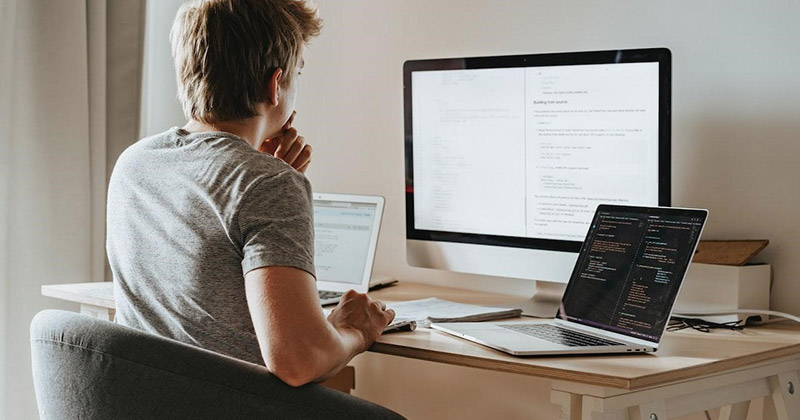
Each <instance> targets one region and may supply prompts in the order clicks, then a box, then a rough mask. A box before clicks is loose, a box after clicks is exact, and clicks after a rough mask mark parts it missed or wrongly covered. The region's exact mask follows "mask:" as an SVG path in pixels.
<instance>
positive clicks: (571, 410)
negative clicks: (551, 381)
mask: <svg viewBox="0 0 800 420" xmlns="http://www.w3.org/2000/svg"><path fill="white" fill-rule="evenodd" d="M550 402H552V403H553V404H557V405H559V406H560V407H561V414H560V415H559V416H558V420H581V410H582V409H581V395H578V394H570V393H569V392H562V391H550Z"/></svg>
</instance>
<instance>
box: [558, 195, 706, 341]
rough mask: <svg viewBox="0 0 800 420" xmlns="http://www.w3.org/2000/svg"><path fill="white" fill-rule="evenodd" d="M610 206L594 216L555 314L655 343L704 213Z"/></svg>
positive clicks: (703, 220) (674, 297)
mask: <svg viewBox="0 0 800 420" xmlns="http://www.w3.org/2000/svg"><path fill="white" fill-rule="evenodd" d="M610 209H614V207H605V206H601V207H600V208H599V209H598V211H597V213H596V214H595V217H594V220H593V221H592V224H591V225H590V227H589V233H588V235H587V237H586V241H585V242H584V244H583V247H582V248H581V254H580V256H579V257H578V261H577V263H576V265H575V271H573V273H572V278H571V279H570V283H569V285H568V287H567V290H566V292H565V294H564V299H563V302H562V303H563V307H562V308H561V309H559V313H558V315H557V316H558V317H560V318H562V319H567V320H570V321H575V322H579V323H581V324H584V325H589V326H592V327H597V328H602V329H604V330H608V331H612V332H616V333H620V334H625V335H628V336H631V337H635V338H639V339H644V340H648V341H653V342H657V341H659V340H660V338H661V335H662V334H663V332H664V328H665V326H666V323H667V321H668V318H669V315H670V311H671V310H672V306H673V303H674V302H675V299H676V297H677V294H678V290H679V288H680V284H681V282H682V281H683V277H684V275H685V273H686V270H687V268H688V265H689V262H690V260H691V258H692V256H693V255H692V254H693V252H694V249H695V246H696V244H697V241H698V239H699V236H700V232H701V231H702V228H703V223H704V222H705V218H706V212H705V211H703V210H682V209H663V208H662V209H656V208H650V209H647V208H641V211H638V210H636V208H627V210H610ZM617 209H620V208H617ZM621 209H625V208H624V207H623V208H621ZM631 209H633V210H631Z"/></svg>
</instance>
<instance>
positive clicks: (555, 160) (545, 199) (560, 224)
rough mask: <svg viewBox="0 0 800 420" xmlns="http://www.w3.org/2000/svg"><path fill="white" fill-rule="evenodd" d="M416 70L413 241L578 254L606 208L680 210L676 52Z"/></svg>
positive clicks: (454, 62) (410, 201) (411, 90)
mask: <svg viewBox="0 0 800 420" xmlns="http://www.w3.org/2000/svg"><path fill="white" fill-rule="evenodd" d="M404 76H405V80H404V82H405V119H406V120H405V123H406V126H405V132H406V175H407V176H406V184H407V185H406V222H407V225H406V231H407V237H408V238H409V239H417V240H428V241H446V242H462V243H472V244H483V245H492V246H509V247H522V248H536V249H545V250H555V251H569V252H577V251H578V249H579V248H580V244H581V242H582V240H583V238H584V237H585V235H586V231H587V228H588V226H589V223H590V222H591V219H592V216H593V215H594V212H595V209H596V208H597V206H598V205H599V204H601V203H610V204H623V205H641V206H658V205H661V206H665V205H669V193H670V191H669V121H670V118H669V104H670V102H669V98H670V54H669V50H666V49H647V50H616V51H599V52H598V51H596V52H584V53H560V54H537V55H523V56H506V57H480V58H457V59H442V60H415V61H408V62H406V64H405V67H404ZM565 280H566V279H565Z"/></svg>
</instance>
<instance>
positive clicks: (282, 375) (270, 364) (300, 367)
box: [264, 357, 320, 388]
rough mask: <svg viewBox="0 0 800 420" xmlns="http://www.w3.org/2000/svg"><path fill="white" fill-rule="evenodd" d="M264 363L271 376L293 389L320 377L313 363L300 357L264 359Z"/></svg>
mask: <svg viewBox="0 0 800 420" xmlns="http://www.w3.org/2000/svg"><path fill="white" fill-rule="evenodd" d="M264 361H265V362H266V364H267V368H268V369H269V371H270V372H271V373H272V374H273V375H275V376H276V377H278V379H280V380H281V381H283V382H284V383H285V384H286V385H289V386H291V387H294V388H297V387H300V386H303V385H306V384H309V383H312V382H314V381H315V380H316V379H317V378H318V377H319V376H320V373H319V372H317V371H316V369H315V366H314V363H313V362H311V361H310V360H308V359H305V358H302V357H264Z"/></svg>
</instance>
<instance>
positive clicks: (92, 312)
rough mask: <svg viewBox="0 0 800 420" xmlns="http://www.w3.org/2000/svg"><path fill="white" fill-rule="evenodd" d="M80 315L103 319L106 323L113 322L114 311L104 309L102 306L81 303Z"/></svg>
mask: <svg viewBox="0 0 800 420" xmlns="http://www.w3.org/2000/svg"><path fill="white" fill-rule="evenodd" d="M81 313H82V314H84V315H89V316H90V317H92V318H100V319H105V320H106V321H114V310H113V309H110V308H104V307H102V306H95V305H89V304H88V303H81Z"/></svg>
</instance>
